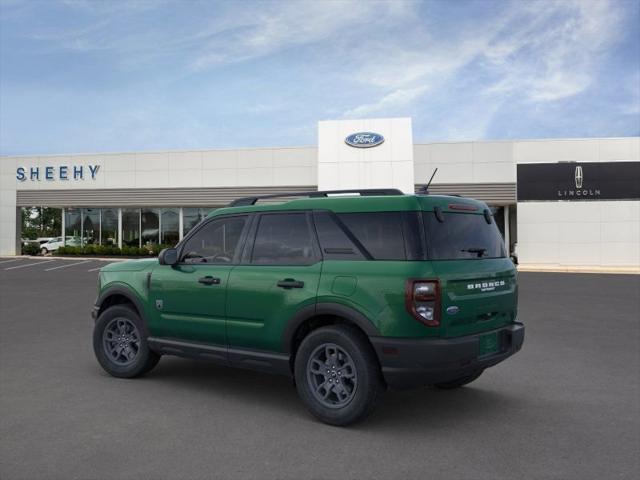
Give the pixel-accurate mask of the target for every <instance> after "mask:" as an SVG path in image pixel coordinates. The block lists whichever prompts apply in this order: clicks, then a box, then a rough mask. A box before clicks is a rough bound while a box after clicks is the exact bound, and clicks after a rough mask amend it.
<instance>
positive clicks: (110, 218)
mask: <svg viewBox="0 0 640 480" xmlns="http://www.w3.org/2000/svg"><path fill="white" fill-rule="evenodd" d="M101 228H102V235H101V238H102V245H110V246H118V209H117V208H103V209H102V227H101Z"/></svg>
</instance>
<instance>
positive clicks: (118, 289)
mask: <svg viewBox="0 0 640 480" xmlns="http://www.w3.org/2000/svg"><path fill="white" fill-rule="evenodd" d="M113 295H122V296H123V297H125V298H126V299H127V300H129V301H130V302H131V303H133V305H134V306H135V307H136V310H138V315H140V317H141V318H142V321H143V322H144V323H145V324H146V323H147V319H146V316H147V315H146V311H145V309H144V305H143V303H142V301H141V300H140V299H139V298H138V296H137V295H136V294H135V293H134V292H133V291H132V290H131V289H129V288H127V287H125V286H122V285H113V286H111V287H107V288H106V289H105V290H103V291H102V292H100V295H98V298H97V299H96V302H95V307H97V309H98V310H99V309H100V308H101V307H102V304H103V303H104V301H105V300H106V299H107V298H109V297H111V296H113Z"/></svg>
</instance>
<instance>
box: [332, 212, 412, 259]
mask: <svg viewBox="0 0 640 480" xmlns="http://www.w3.org/2000/svg"><path fill="white" fill-rule="evenodd" d="M338 217H339V218H340V220H342V222H343V223H344V224H345V225H346V226H347V228H349V230H351V233H353V235H354V236H355V237H356V238H357V239H358V241H359V242H360V243H362V245H364V248H366V249H367V250H368V251H369V253H370V254H371V255H372V256H373V258H374V259H376V260H406V258H407V255H406V253H405V248H404V237H403V235H402V217H401V216H400V214H399V213H397V212H376V213H341V214H339V215H338Z"/></svg>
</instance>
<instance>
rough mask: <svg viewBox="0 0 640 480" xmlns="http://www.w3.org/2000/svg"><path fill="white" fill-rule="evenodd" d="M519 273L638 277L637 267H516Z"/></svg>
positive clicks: (639, 271) (638, 270)
mask: <svg viewBox="0 0 640 480" xmlns="http://www.w3.org/2000/svg"><path fill="white" fill-rule="evenodd" d="M518 271H519V272H541V273H544V272H546V273H608V274H616V275H640V268H637V267H579V266H570V267H569V266H562V265H518Z"/></svg>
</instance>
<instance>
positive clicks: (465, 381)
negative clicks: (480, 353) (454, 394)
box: [433, 370, 484, 390]
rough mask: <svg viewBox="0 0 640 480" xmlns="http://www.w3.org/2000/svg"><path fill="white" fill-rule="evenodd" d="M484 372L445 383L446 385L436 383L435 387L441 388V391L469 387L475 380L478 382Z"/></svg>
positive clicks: (480, 371)
mask: <svg viewBox="0 0 640 480" xmlns="http://www.w3.org/2000/svg"><path fill="white" fill-rule="evenodd" d="M483 371H484V370H479V371H477V372H474V373H472V374H470V375H465V376H464V377H460V378H456V379H454V380H451V381H450V382H444V383H436V384H434V385H433V386H434V387H436V388H439V389H441V390H452V389H454V388H460V387H463V386H464V385H467V384H469V383H471V382H473V381H474V380H477V379H478V377H479V376H480V375H482V372H483Z"/></svg>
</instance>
